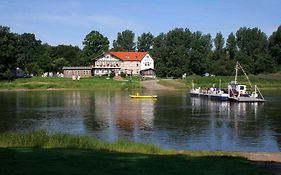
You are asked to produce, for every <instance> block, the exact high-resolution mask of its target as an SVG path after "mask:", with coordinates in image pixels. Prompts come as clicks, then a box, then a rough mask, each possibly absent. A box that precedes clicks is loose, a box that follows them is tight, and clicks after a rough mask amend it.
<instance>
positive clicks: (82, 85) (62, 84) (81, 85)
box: [0, 77, 141, 91]
mask: <svg viewBox="0 0 281 175" xmlns="http://www.w3.org/2000/svg"><path fill="white" fill-rule="evenodd" d="M139 80H140V77H132V79H131V78H125V79H124V80H122V81H115V80H113V79H110V78H107V77H90V78H81V79H80V80H72V79H71V78H58V77H52V78H51V77H45V78H42V77H32V78H19V79H16V80H13V81H1V83H0V90H21V91H23V90H76V89H77V90H127V89H139V88H141V86H140V84H139Z"/></svg>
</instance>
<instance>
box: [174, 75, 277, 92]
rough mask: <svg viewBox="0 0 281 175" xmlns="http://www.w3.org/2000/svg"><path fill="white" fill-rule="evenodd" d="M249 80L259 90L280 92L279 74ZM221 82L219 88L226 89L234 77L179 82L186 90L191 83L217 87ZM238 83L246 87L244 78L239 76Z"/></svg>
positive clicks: (199, 77)
mask: <svg viewBox="0 0 281 175" xmlns="http://www.w3.org/2000/svg"><path fill="white" fill-rule="evenodd" d="M249 79H250V81H251V83H252V84H256V85H257V86H258V87H259V88H260V89H264V90H266V89H280V90H281V73H275V74H261V75H249ZM220 80H221V87H222V88H225V87H227V84H228V83H229V82H230V81H233V80H234V76H214V77H201V76H188V77H186V79H185V80H180V82H183V83H184V84H186V86H187V87H188V88H191V82H192V81H193V82H194V84H195V86H196V87H199V86H200V87H202V88H203V87H212V86H213V84H214V83H215V84H216V87H219V83H220ZM238 82H240V83H245V84H247V85H248V81H247V79H246V77H245V76H239V77H238Z"/></svg>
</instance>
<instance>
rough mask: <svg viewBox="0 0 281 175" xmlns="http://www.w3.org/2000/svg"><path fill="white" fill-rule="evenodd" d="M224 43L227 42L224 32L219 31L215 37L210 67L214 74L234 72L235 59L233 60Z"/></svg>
mask: <svg viewBox="0 0 281 175" xmlns="http://www.w3.org/2000/svg"><path fill="white" fill-rule="evenodd" d="M224 43H225V42H224V38H223V36H222V34H221V33H220V32H219V33H217V34H216V37H215V38H214V46H215V50H214V51H213V56H212V63H211V65H212V66H211V67H210V71H211V73H212V74H215V75H231V73H232V72H233V71H232V70H233V69H232V68H233V67H232V66H233V64H231V63H232V62H233V61H231V60H230V59H229V57H228V56H227V52H226V48H225V47H224ZM230 66H231V67H230Z"/></svg>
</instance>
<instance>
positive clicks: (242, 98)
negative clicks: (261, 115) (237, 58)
mask: <svg viewBox="0 0 281 175" xmlns="http://www.w3.org/2000/svg"><path fill="white" fill-rule="evenodd" d="M239 69H241V70H242V71H243V73H244V75H245V76H246V78H247V80H248V82H249V84H250V86H251V87H253V86H252V84H251V82H250V80H249V78H248V76H247V74H246V72H245V71H244V69H243V68H242V66H241V65H240V64H239V63H238V62H237V63H236V66H235V80H234V81H232V82H230V83H229V84H228V87H227V90H222V89H221V88H218V89H217V88H215V87H214V85H213V87H211V88H208V89H201V87H199V88H194V83H193V82H192V89H191V90H190V92H189V93H190V95H191V96H198V97H208V98H214V99H218V100H222V101H225V100H229V101H236V102H264V101H265V99H264V97H263V95H262V93H261V92H260V90H259V89H258V87H257V86H256V85H254V91H253V92H248V91H247V86H246V85H245V84H240V83H238V82H237V77H238V70H239ZM220 87H221V82H220Z"/></svg>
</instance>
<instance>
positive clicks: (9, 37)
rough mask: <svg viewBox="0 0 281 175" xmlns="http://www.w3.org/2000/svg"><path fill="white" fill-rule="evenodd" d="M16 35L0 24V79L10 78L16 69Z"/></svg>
mask: <svg viewBox="0 0 281 175" xmlns="http://www.w3.org/2000/svg"><path fill="white" fill-rule="evenodd" d="M16 48H17V37H16V35H15V34H13V33H11V32H10V28H9V27H4V26H0V79H12V78H13V76H14V72H15V70H16V60H17V59H16V55H17V49H16Z"/></svg>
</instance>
